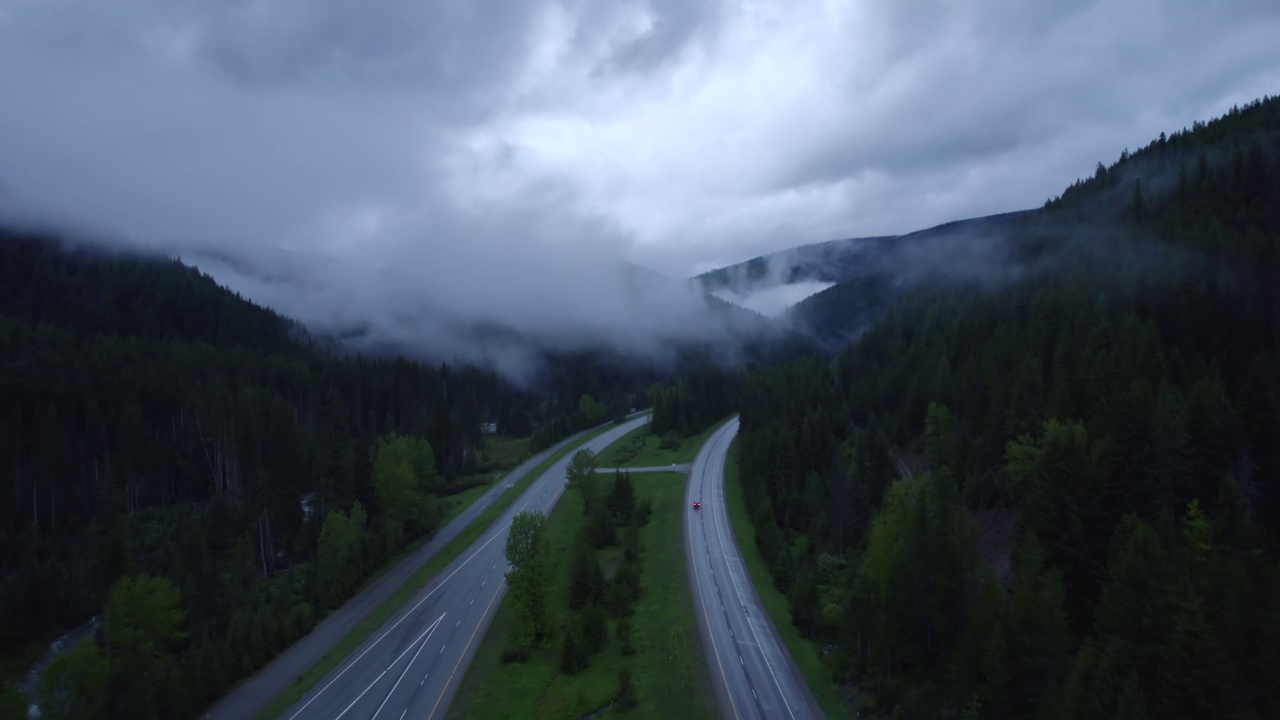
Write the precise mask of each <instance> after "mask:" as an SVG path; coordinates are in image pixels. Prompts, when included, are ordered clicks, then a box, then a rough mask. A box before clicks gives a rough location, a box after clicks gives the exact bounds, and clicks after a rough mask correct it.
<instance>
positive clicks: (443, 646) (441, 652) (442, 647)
mask: <svg viewBox="0 0 1280 720" xmlns="http://www.w3.org/2000/svg"><path fill="white" fill-rule="evenodd" d="M447 647H449V646H448V645H441V646H440V654H441V655H443V654H444V649H445V648H447Z"/></svg>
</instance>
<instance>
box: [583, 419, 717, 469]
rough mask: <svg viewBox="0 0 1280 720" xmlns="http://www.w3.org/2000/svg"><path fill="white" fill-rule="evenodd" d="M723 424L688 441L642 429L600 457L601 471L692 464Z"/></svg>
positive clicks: (676, 433) (650, 427) (672, 432)
mask: <svg viewBox="0 0 1280 720" xmlns="http://www.w3.org/2000/svg"><path fill="white" fill-rule="evenodd" d="M726 422H728V420H727V419H726V420H722V421H720V422H717V423H715V424H714V425H712V426H711V427H710V428H708V429H707V430H705V431H703V432H701V433H698V434H697V435H692V436H689V437H685V436H684V435H682V434H681V433H680V431H679V430H674V429H672V430H667V431H666V432H665V433H664V434H662V435H660V436H659V435H656V434H654V432H653V423H649V424H647V425H641V426H640V427H638V428H636V429H635V430H632V431H631V432H629V433H627V434H626V435H625V436H623V438H622V439H621V440H619V441H618V442H616V443H614V444H613V445H610V446H609V447H608V448H607V449H606V450H605V451H604V452H602V453H600V458H599V464H600V467H606V468H610V467H618V468H637V467H662V466H664V465H673V464H685V463H691V462H693V459H694V458H695V457H697V455H698V450H699V449H701V447H702V445H703V443H705V442H706V441H707V438H709V437H711V433H713V432H715V431H716V429H718V428H719V427H720V426H721V425H723V424H724V423H726Z"/></svg>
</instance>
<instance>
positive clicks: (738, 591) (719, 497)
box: [711, 425, 796, 720]
mask: <svg viewBox="0 0 1280 720" xmlns="http://www.w3.org/2000/svg"><path fill="white" fill-rule="evenodd" d="M726 427H727V425H726ZM724 437H725V436H721V437H719V438H717V439H716V445H717V446H719V445H720V443H721V442H722V441H723V439H724ZM715 472H716V477H719V478H720V482H719V483H717V485H718V486H719V487H715V486H713V492H712V493H711V499H712V509H713V510H716V511H718V512H716V513H715V517H714V518H713V520H714V521H715V526H716V528H715V530H716V537H717V538H719V539H720V547H721V549H722V551H723V552H724V555H725V558H724V559H725V564H726V566H727V567H728V570H729V580H730V581H731V582H732V583H733V592H734V594H735V595H737V596H738V602H739V603H740V604H741V605H742V610H743V613H744V614H745V613H746V610H747V603H746V601H745V599H744V596H743V594H742V587H741V585H740V584H739V583H738V577H737V575H735V574H734V572H733V571H734V568H735V566H734V565H733V564H732V563H730V562H729V561H730V560H732V561H733V562H735V563H738V564H739V566H741V567H745V566H744V565H743V564H742V557H741V555H739V554H738V553H737V552H736V548H735V547H734V546H733V545H732V544H731V543H729V542H727V541H726V540H725V532H724V530H725V523H726V522H727V518H728V516H729V510H728V506H727V505H726V504H725V499H724V460H723V459H721V458H717V462H716V467H715ZM731 532H732V531H731ZM747 628H748V629H750V630H751V635H752V637H754V638H755V641H756V645H757V646H758V647H759V648H760V658H761V659H762V660H764V666H765V667H766V668H768V669H769V676H770V677H772V678H773V685H774V687H776V688H778V696H779V697H781V698H782V705H783V706H784V707H786V708H787V715H789V716H791V720H795V717H796V714H795V711H793V710H792V709H791V703H790V702H788V701H787V693H786V691H784V690H783V689H782V683H781V682H779V681H778V674H777V672H775V671H774V669H773V663H771V662H769V653H767V652H765V651H764V645H763V644H762V643H761V641H760V634H759V633H757V632H756V626H755V623H753V622H751V618H750V617H749V616H748V617H747ZM738 659H739V660H741V659H742V656H741V655H739V656H738Z"/></svg>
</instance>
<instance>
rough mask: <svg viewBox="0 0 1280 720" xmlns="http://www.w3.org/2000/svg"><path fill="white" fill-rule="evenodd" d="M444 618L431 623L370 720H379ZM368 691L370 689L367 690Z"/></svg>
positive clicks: (441, 616)
mask: <svg viewBox="0 0 1280 720" xmlns="http://www.w3.org/2000/svg"><path fill="white" fill-rule="evenodd" d="M443 619H444V615H443V614H441V615H440V617H438V618H436V621H435V622H433V623H431V627H430V628H429V631H430V632H428V634H427V637H426V639H424V640H423V641H422V647H420V648H418V652H416V653H414V654H413V659H412V660H410V661H409V664H408V665H405V666H404V671H403V672H401V673H400V677H398V678H396V684H395V685H392V686H391V689H390V690H389V691H387V696H386V697H385V698H383V699H382V704H381V705H379V706H378V709H377V710H374V711H373V717H372V718H369V720H378V713H380V712H382V708H384V707H386V705H387V701H388V700H390V699H391V696H392V695H394V694H395V692H396V688H398V687H400V681H402V680H404V676H405V675H408V674H409V668H411V667H413V664H414V663H415V662H417V661H418V656H419V655H421V654H422V651H423V650H425V649H426V647H427V640H430V639H431V633H434V632H435V629H436V627H437V626H438V625H440V621H441V620H443ZM405 652H409V651H408V650H405ZM400 657H404V655H401V656H400ZM396 662H400V658H396ZM392 665H393V666H394V665H395V663H392ZM387 669H388V670H390V669H391V668H387ZM375 682H376V681H375ZM369 687H373V686H372V685H370V686H369ZM366 692H368V691H367V690H366ZM360 694H361V695H363V694H364V693H360ZM359 699H360V698H356V700H359ZM351 705H355V703H354V702H353V703H351ZM350 709H351V706H350V705H348V706H347V710H350ZM408 709H409V708H408V706H406V707H405V710H408ZM347 710H343V711H342V712H343V713H346V712H347ZM338 717H342V716H341V715H339V716H338ZM400 717H404V714H403V713H401V715H400Z"/></svg>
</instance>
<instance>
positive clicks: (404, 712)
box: [400, 705, 409, 720]
mask: <svg viewBox="0 0 1280 720" xmlns="http://www.w3.org/2000/svg"><path fill="white" fill-rule="evenodd" d="M408 714H409V706H408V705H406V706H405V708H404V710H402V711H400V720H404V716H405V715H408Z"/></svg>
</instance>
